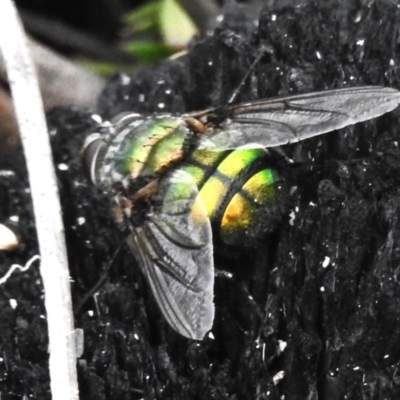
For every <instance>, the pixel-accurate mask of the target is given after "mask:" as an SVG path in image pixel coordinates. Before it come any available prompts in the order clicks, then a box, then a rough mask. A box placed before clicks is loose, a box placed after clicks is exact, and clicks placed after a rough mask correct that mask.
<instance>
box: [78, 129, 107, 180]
mask: <svg viewBox="0 0 400 400" xmlns="http://www.w3.org/2000/svg"><path fill="white" fill-rule="evenodd" d="M104 146H105V143H104V141H103V139H102V136H101V135H100V133H92V134H91V135H89V136H88V137H87V138H86V140H85V143H84V145H83V149H82V154H81V157H82V166H83V171H84V173H85V175H86V178H87V179H88V180H89V181H90V182H91V183H92V184H94V185H97V179H96V172H97V167H96V165H97V160H98V156H99V153H100V150H101V149H102V148H103V147H104Z"/></svg>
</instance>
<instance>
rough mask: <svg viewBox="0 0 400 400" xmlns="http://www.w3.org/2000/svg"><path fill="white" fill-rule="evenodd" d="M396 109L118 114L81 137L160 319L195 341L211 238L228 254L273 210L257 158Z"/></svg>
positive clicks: (366, 97)
mask: <svg viewBox="0 0 400 400" xmlns="http://www.w3.org/2000/svg"><path fill="white" fill-rule="evenodd" d="M399 102H400V92H399V91H397V90H396V89H392V88H385V87H377V86H366V87H359V88H349V89H336V90H327V91H322V92H316V93H310V94H303V95H294V96H286V97H279V98H274V99H261V100H256V101H250V102H246V103H241V104H236V105H230V106H228V107H227V108H226V109H224V110H223V113H221V112H220V110H218V109H208V110H205V111H200V112H193V113H187V114H182V115H172V114H152V115H139V114H125V115H121V116H117V118H116V119H114V120H113V121H111V122H109V123H105V124H103V125H102V126H100V127H99V131H98V132H97V133H94V134H92V135H90V136H89V137H88V138H87V140H86V142H85V146H84V149H83V164H84V168H85V169H86V172H87V174H88V175H89V177H90V180H91V182H92V183H93V184H95V185H96V186H98V187H99V188H101V190H103V191H104V192H106V193H108V194H109V195H110V197H112V198H113V212H114V215H115V219H116V221H117V222H118V223H119V224H120V225H121V226H122V227H123V228H124V229H125V230H126V231H127V242H128V245H129V247H130V249H131V250H132V252H133V255H134V257H135V258H136V260H137V262H138V264H139V266H140V269H141V270H142V272H143V274H144V276H145V277H146V280H147V281H148V283H149V285H150V287H151V290H152V292H153V295H154V297H155V299H156V301H157V303H158V305H159V307H160V309H161V312H162V314H163V315H164V317H165V319H166V320H167V321H168V323H169V324H170V326H171V327H172V328H173V329H175V331H177V332H178V333H180V334H181V335H183V336H185V337H187V338H190V339H195V340H202V339H203V338H204V336H205V334H206V333H207V332H208V331H209V330H210V329H211V328H212V324H213V320H214V303H213V288H214V260H213V235H214V238H215V235H218V237H219V238H220V239H221V240H222V241H223V242H225V243H227V244H231V245H236V244H240V243H241V242H242V240H244V239H245V238H246V237H256V236H257V235H259V234H260V233H261V232H262V231H263V230H265V229H268V227H266V226H265V224H263V223H262V222H260V221H262V220H263V218H262V217H263V215H264V214H265V213H268V212H269V213H270V214H271V215H272V214H274V213H273V210H274V207H275V208H276V207H277V203H278V202H279V177H277V176H276V172H275V171H274V169H273V168H271V167H270V166H269V165H268V162H267V161H266V152H265V150H264V149H266V148H269V147H274V146H281V145H288V144H291V143H296V142H300V141H302V140H305V139H308V138H311V137H313V136H317V135H321V134H324V133H327V132H330V131H333V130H336V129H340V128H343V127H345V126H348V125H353V124H355V123H357V122H361V121H366V120H369V119H372V118H376V117H378V116H380V115H382V114H385V113H387V112H389V111H392V110H393V109H395V108H396V107H397V106H398V104H399ZM221 115H223V117H221ZM271 210H272V211H271ZM267 220H268V219H267Z"/></svg>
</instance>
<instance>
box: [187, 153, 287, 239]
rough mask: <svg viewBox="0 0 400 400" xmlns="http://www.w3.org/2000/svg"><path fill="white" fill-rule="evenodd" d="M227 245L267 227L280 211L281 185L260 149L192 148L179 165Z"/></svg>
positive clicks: (271, 227) (279, 214) (247, 237)
mask: <svg viewBox="0 0 400 400" xmlns="http://www.w3.org/2000/svg"><path fill="white" fill-rule="evenodd" d="M182 169H184V170H185V171H186V172H188V173H189V174H190V175H191V176H192V177H193V179H194V180H195V182H196V184H197V185H198V187H199V193H200V197H201V199H202V201H203V203H204V205H205V208H206V210H207V214H208V217H209V218H210V219H211V222H212V225H213V226H214V228H215V231H216V232H215V236H216V237H219V238H220V239H221V240H222V241H223V242H224V243H225V244H227V245H236V244H243V243H245V244H249V243H252V242H254V240H255V239H257V238H259V237H262V236H263V235H264V234H265V233H266V232H269V231H271V230H272V229H273V228H274V227H275V225H276V221H277V220H278V218H280V216H281V215H282V208H283V207H282V204H281V201H280V200H281V198H282V190H283V188H282V185H281V182H280V179H279V176H278V173H277V171H276V170H275V169H272V168H270V167H269V157H268V155H267V153H266V152H265V151H264V150H262V149H238V150H234V151H231V152H230V151H227V152H212V151H207V150H197V151H195V152H194V153H193V154H192V155H191V156H190V158H189V159H188V160H187V162H186V163H185V164H184V165H183V166H182Z"/></svg>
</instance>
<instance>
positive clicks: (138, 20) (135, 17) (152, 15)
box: [123, 0, 160, 32]
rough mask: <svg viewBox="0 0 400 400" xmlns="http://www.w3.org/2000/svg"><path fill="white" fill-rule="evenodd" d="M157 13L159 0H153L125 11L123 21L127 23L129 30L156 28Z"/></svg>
mask: <svg viewBox="0 0 400 400" xmlns="http://www.w3.org/2000/svg"><path fill="white" fill-rule="evenodd" d="M159 13H160V0H155V1H152V2H150V3H147V4H144V5H143V6H141V7H139V8H137V9H135V10H134V11H132V12H129V13H127V14H126V15H125V16H124V18H123V22H124V23H125V24H127V25H128V27H129V30H130V32H143V31H146V30H157V29H158V22H159Z"/></svg>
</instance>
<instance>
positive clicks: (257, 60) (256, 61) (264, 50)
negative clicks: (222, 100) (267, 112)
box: [228, 46, 269, 104]
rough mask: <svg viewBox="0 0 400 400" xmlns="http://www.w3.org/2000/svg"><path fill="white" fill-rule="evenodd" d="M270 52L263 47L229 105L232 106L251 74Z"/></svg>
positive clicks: (230, 99) (233, 94)
mask: <svg viewBox="0 0 400 400" xmlns="http://www.w3.org/2000/svg"><path fill="white" fill-rule="evenodd" d="M267 51H269V49H268V48H267V47H265V46H263V47H261V49H260V53H259V54H258V56H257V57H256V58H255V60H254V61H253V62H252V63H251V65H250V67H249V69H248V70H247V72H246V74H245V76H244V77H243V78H242V80H241V81H240V83H239V85H238V86H237V88H236V89H235V91H234V92H233V93H232V95H231V97H230V98H229V100H228V104H232V103H233V102H234V101H235V99H236V97H237V95H238V94H239V92H240V90H241V88H242V87H243V85H244V84H245V82H246V81H247V79H248V77H249V76H250V74H251V73H252V72H253V70H254V68H255V67H256V65H257V64H258V63H259V62H260V60H261V59H262V58H263V57H264V55H265V53H266V52H267Z"/></svg>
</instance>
